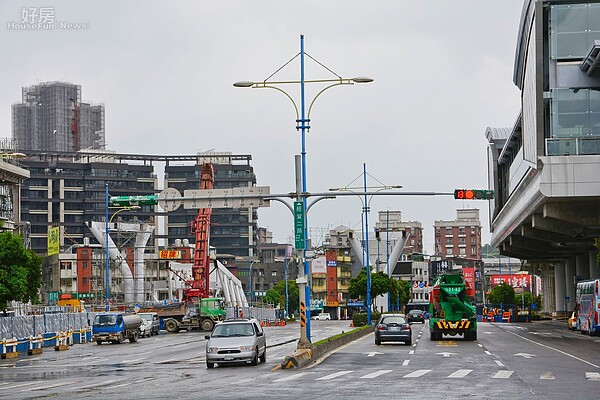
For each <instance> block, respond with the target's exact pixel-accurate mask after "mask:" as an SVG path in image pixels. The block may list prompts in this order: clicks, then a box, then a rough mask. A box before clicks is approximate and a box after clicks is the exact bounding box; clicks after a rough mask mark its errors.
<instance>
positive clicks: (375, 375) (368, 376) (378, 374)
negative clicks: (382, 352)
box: [360, 369, 393, 379]
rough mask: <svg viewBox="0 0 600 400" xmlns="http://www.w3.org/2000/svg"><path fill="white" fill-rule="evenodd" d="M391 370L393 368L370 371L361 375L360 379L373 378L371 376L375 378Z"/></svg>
mask: <svg viewBox="0 0 600 400" xmlns="http://www.w3.org/2000/svg"><path fill="white" fill-rule="evenodd" d="M392 371H393V370H391V369H381V370H379V371H375V372H371V373H370V374H367V375H364V376H361V377H360V379H373V378H377V377H378V376H381V375H384V374H387V373H390V372H392Z"/></svg>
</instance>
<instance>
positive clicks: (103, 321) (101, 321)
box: [94, 315, 117, 326]
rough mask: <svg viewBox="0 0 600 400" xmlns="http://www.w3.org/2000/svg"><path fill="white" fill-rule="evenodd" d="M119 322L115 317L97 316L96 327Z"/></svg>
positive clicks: (95, 319)
mask: <svg viewBox="0 0 600 400" xmlns="http://www.w3.org/2000/svg"><path fill="white" fill-rule="evenodd" d="M116 322H117V317H116V316H115V315H96V317H95V318H94V325H100V326H102V325H114V324H115V323H116Z"/></svg>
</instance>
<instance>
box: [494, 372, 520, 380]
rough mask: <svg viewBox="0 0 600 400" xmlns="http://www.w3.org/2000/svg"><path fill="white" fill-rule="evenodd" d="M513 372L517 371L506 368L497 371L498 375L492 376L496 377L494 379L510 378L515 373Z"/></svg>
mask: <svg viewBox="0 0 600 400" xmlns="http://www.w3.org/2000/svg"><path fill="white" fill-rule="evenodd" d="M513 372H515V371H506V370H502V371H498V372H496V375H494V376H492V378H494V379H508V378H510V376H511V375H512V374H513Z"/></svg>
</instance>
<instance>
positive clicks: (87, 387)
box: [70, 379, 116, 390]
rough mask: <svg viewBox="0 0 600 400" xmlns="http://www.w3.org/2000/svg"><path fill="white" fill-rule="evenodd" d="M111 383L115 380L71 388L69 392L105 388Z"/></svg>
mask: <svg viewBox="0 0 600 400" xmlns="http://www.w3.org/2000/svg"><path fill="white" fill-rule="evenodd" d="M113 382H116V380H115V379H111V380H108V381H102V382H99V383H93V384H91V385H85V386H76V387H73V388H71V389H70V390H81V389H92V388H95V387H98V386H107V385H110V384H111V383H113Z"/></svg>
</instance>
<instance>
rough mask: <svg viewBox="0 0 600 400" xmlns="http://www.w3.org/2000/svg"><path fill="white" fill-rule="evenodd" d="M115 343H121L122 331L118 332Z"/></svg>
mask: <svg viewBox="0 0 600 400" xmlns="http://www.w3.org/2000/svg"><path fill="white" fill-rule="evenodd" d="M115 343H117V344H121V343H123V333H122V332H121V333H119V336H117V340H116V342H115Z"/></svg>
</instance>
